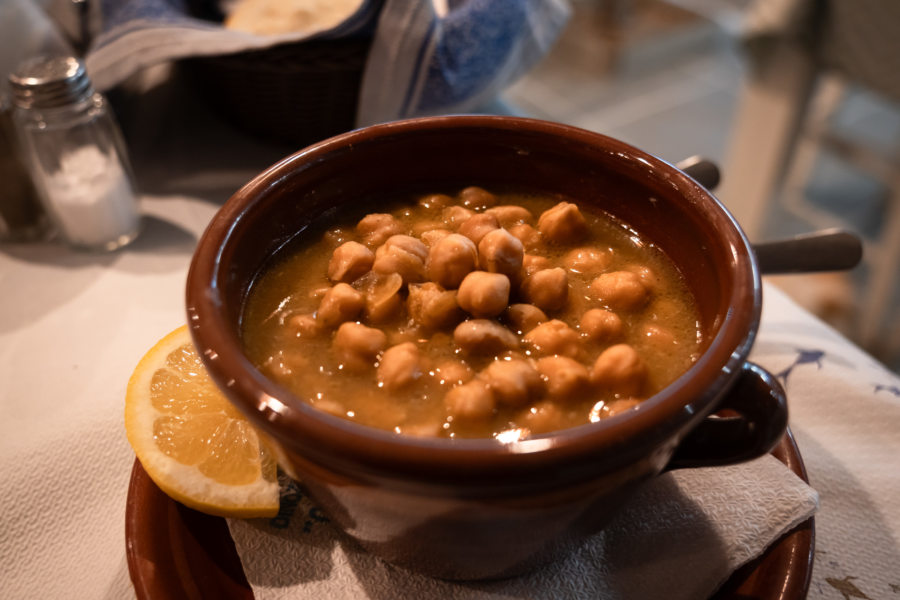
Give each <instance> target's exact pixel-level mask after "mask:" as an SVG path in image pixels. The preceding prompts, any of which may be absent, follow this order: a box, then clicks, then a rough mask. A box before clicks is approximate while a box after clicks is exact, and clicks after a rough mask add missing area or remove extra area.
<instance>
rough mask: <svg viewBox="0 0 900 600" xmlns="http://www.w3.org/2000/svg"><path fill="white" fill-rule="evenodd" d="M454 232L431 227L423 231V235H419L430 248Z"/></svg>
mask: <svg viewBox="0 0 900 600" xmlns="http://www.w3.org/2000/svg"><path fill="white" fill-rule="evenodd" d="M451 233H453V232H452V231H450V230H449V229H430V230H428V231H423V232H422V235H420V236H419V239H420V240H422V243H424V244H425V245H426V246H428V247H429V248H432V247H433V246H434V245H435V244H437V243H438V242H439V241H441V240H442V239H444V238H445V237H447V236H448V235H450V234H451Z"/></svg>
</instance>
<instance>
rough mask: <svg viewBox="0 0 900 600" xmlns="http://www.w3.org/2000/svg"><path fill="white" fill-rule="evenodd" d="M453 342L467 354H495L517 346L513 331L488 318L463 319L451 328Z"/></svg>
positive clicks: (517, 342)
mask: <svg viewBox="0 0 900 600" xmlns="http://www.w3.org/2000/svg"><path fill="white" fill-rule="evenodd" d="M453 342H454V343H455V344H456V345H457V346H459V348H460V349H462V351H463V352H465V353H467V354H494V355H496V354H499V353H501V352H504V351H506V350H515V349H516V348H518V346H519V339H518V338H517V337H516V336H515V335H514V334H513V332H511V331H510V330H509V329H507V328H506V327H504V326H503V325H500V324H499V323H497V322H495V321H490V320H488V319H470V320H468V321H463V322H462V323H460V324H459V325H457V326H456V329H454V330H453Z"/></svg>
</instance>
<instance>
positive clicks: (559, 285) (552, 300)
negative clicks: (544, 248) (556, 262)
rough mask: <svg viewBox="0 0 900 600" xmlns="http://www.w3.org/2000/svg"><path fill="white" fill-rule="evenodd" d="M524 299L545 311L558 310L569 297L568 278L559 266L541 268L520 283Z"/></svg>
mask: <svg viewBox="0 0 900 600" xmlns="http://www.w3.org/2000/svg"><path fill="white" fill-rule="evenodd" d="M522 295H524V296H525V299H526V300H528V301H529V302H531V303H532V304H534V305H535V306H537V307H538V308H540V309H541V310H545V311H552V310H560V309H562V308H563V307H565V305H566V300H568V298H569V279H568V276H567V275H566V270H565V269H563V268H561V267H556V268H554V269H541V270H539V271H535V272H534V273H532V274H531V275H529V276H528V277H527V278H526V279H525V281H524V282H523V283H522Z"/></svg>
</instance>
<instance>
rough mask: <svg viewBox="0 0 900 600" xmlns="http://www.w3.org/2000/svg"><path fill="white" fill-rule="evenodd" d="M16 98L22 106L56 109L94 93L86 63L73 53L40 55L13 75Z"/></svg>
mask: <svg viewBox="0 0 900 600" xmlns="http://www.w3.org/2000/svg"><path fill="white" fill-rule="evenodd" d="M9 83H10V87H11V88H12V96H13V101H14V102H15V103H16V105H17V106H20V107H22V108H55V107H59V106H64V105H66V104H72V103H76V102H80V101H81V100H84V99H86V98H88V97H90V96H91V94H93V93H94V88H93V86H92V85H91V80H90V79H89V78H88V76H87V71H86V70H85V68H84V63H82V62H81V61H80V60H78V59H77V58H75V57H72V56H49V57H48V56H39V57H35V58H32V59H29V60H27V61H25V62H23V63H22V64H21V65H19V67H18V68H17V69H16V70H15V71H14V72H13V73H11V74H10V75H9Z"/></svg>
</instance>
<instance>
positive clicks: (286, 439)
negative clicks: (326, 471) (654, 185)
mask: <svg viewBox="0 0 900 600" xmlns="http://www.w3.org/2000/svg"><path fill="white" fill-rule="evenodd" d="M467 128H468V129H471V130H473V131H479V130H484V131H490V132H492V133H497V132H500V133H501V134H502V132H503V131H508V132H510V133H512V132H516V133H517V134H521V133H522V132H523V131H525V132H527V133H528V134H529V135H534V136H537V137H541V138H560V137H561V138H565V139H566V141H567V142H574V143H577V144H585V145H589V146H594V147H598V148H601V149H602V151H603V152H604V153H606V154H615V155H617V157H616V160H619V159H621V160H624V161H629V162H631V163H634V164H636V165H638V166H639V167H640V169H641V170H642V173H643V176H645V177H649V178H657V179H661V180H662V181H664V182H665V184H666V185H669V186H673V187H674V188H675V189H676V190H677V192H678V193H679V194H680V195H681V196H682V197H684V198H685V200H686V202H687V203H688V204H690V205H691V207H692V208H693V210H696V211H698V212H699V213H701V214H702V216H703V218H704V219H706V220H708V221H710V222H711V225H712V227H714V228H715V230H716V231H717V232H718V235H719V236H721V241H722V242H723V245H724V246H725V247H726V248H727V254H729V255H730V256H728V257H727V259H725V260H728V261H729V262H730V265H729V267H730V269H732V271H733V272H734V278H733V281H734V284H733V287H732V290H731V293H730V296H729V297H727V298H726V299H723V301H722V303H723V304H725V303H726V301H727V305H728V308H727V310H725V311H724V314H722V311H720V314H719V315H718V316H719V318H720V325H719V327H718V331H717V333H716V335H715V336H714V337H713V338H712V339H711V340H710V341H709V344H708V346H707V348H706V350H705V351H704V352H703V354H702V355H701V357H700V358H699V359H698V360H697V362H696V363H694V364H693V365H692V366H691V368H690V369H689V370H688V371H687V372H686V373H685V374H683V375H682V376H681V377H680V378H678V379H677V380H676V381H675V382H673V383H671V384H670V385H669V386H668V387H666V388H665V389H664V390H662V391H661V392H659V393H657V394H656V395H654V396H652V397H650V398H649V399H647V400H646V401H645V402H644V403H642V405H641V407H640V408H639V409H637V410H632V411H628V412H626V413H623V414H622V415H618V416H616V417H613V418H610V419H605V420H603V421H600V422H598V423H592V424H587V425H582V426H578V427H573V428H570V429H563V430H559V431H556V432H552V433H550V434H547V435H541V436H535V437H533V438H528V439H525V440H521V441H518V442H513V443H511V444H504V443H500V442H498V441H496V440H494V439H490V438H485V439H453V440H448V439H434V438H418V437H412V436H403V435H397V434H395V433H393V432H389V431H385V430H380V429H375V428H372V427H367V426H364V425H361V424H359V423H354V422H351V421H349V420H346V419H342V418H340V417H335V416H332V415H329V414H327V413H325V412H322V411H319V410H318V409H315V408H313V407H312V406H310V405H308V404H306V403H305V402H303V401H301V400H300V399H298V398H296V397H295V396H293V395H291V394H290V393H289V392H287V390H285V389H284V388H283V387H281V386H279V385H278V384H276V383H274V382H273V381H271V380H269V379H267V378H266V377H265V376H264V375H263V374H262V373H261V372H260V371H259V370H257V369H256V368H255V367H254V365H253V364H252V363H251V362H250V361H249V360H248V359H247V358H246V356H244V354H243V353H242V350H241V342H240V331H239V329H240V325H239V324H238V323H234V322H231V321H232V320H231V319H229V317H228V310H226V307H225V302H226V299H225V298H224V293H223V285H225V284H226V282H227V281H228V277H229V269H228V265H227V264H224V263H223V261H222V257H223V256H225V255H230V252H225V248H226V247H228V246H229V244H233V243H235V240H236V239H237V238H239V235H236V232H237V231H238V230H240V229H241V227H243V224H244V223H245V222H246V221H248V220H250V219H252V218H254V217H255V216H256V215H255V212H254V210H255V209H256V208H258V207H259V206H260V204H261V202H260V198H261V197H265V196H266V195H267V194H268V193H270V192H271V190H273V189H275V188H277V187H278V186H279V185H280V183H283V181H284V180H285V179H286V178H287V176H288V174H289V173H290V172H292V171H293V170H295V169H310V168H312V169H314V168H315V167H316V165H317V164H319V163H321V162H322V161H327V160H328V158H329V156H330V155H332V154H339V153H340V152H341V151H342V150H345V149H347V148H352V147H358V146H360V145H364V144H367V143H372V142H376V143H377V142H378V141H379V140H383V139H386V138H391V139H393V138H396V137H397V136H400V137H402V136H407V135H440V133H441V132H442V131H448V130H459V129H467ZM638 163H639V164H638ZM260 266H262V265H260ZM186 300H187V313H188V325H189V328H190V331H191V334H192V337H193V340H194V343H195V345H196V347H197V349H198V353H199V354H200V355H201V358H202V360H203V362H204V364H205V365H206V368H207V370H208V372H209V374H210V376H211V377H212V379H213V380H214V381H215V382H216V383H217V384H218V386H219V387H220V389H222V390H223V392H224V393H225V395H226V396H227V397H228V398H229V399H230V401H231V402H232V403H234V404H235V405H236V406H237V408H238V409H239V410H241V412H243V413H244V414H245V415H246V416H247V417H248V418H249V420H250V421H251V423H253V424H254V425H256V426H257V427H259V428H261V429H262V430H264V431H265V432H266V434H267V435H268V436H270V437H271V438H274V440H275V441H276V442H278V443H279V444H282V445H284V446H286V447H287V448H290V449H292V450H294V451H295V452H297V451H298V449H300V450H299V452H300V454H301V455H303V456H304V458H306V459H309V460H312V461H313V462H314V463H318V464H328V465H330V466H331V467H334V466H335V465H338V468H339V469H343V470H344V471H345V472H353V473H354V474H356V475H360V474H361V475H362V476H367V475H374V476H378V477H382V478H388V479H395V480H404V479H407V480H408V479H410V478H416V479H421V478H432V479H435V478H437V479H441V478H444V479H447V480H452V481H453V482H455V483H459V482H471V483H472V484H473V485H478V483H477V482H481V484H483V483H484V482H485V481H491V480H492V478H495V477H497V476H498V475H500V474H503V476H504V477H505V476H507V475H512V476H515V474H519V475H524V474H532V475H534V474H536V473H538V472H543V473H546V474H548V475H549V476H552V477H553V478H555V479H559V478H566V477H569V478H575V479H581V478H583V477H584V476H585V474H586V473H585V471H584V470H585V469H587V470H591V469H594V468H598V467H595V466H591V465H594V464H596V463H605V464H606V467H609V465H610V463H616V464H622V465H624V464H627V462H628V461H633V460H637V459H641V458H646V457H647V455H648V453H654V452H659V453H662V454H663V457H662V458H661V459H660V460H661V461H662V464H663V465H664V464H665V462H666V460H667V459H668V456H669V455H671V452H672V451H673V450H674V449H675V446H676V445H677V442H678V441H679V440H680V439H681V438H682V437H683V436H684V435H686V433H687V431H688V430H689V429H690V427H691V424H692V423H696V422H699V420H701V419H702V418H704V416H705V415H706V414H708V413H709V412H711V411H712V410H713V409H714V406H712V404H713V402H712V400H713V399H714V397H715V396H716V394H717V393H718V395H721V393H723V392H724V391H725V388H727V387H728V386H729V385H730V383H731V382H732V381H733V376H734V374H735V373H737V372H738V371H739V370H740V366H741V365H742V364H743V363H744V362H745V360H746V358H747V354H748V353H749V350H750V346H751V345H752V343H753V339H754V338H755V335H756V331H757V329H758V327H759V318H760V312H761V303H762V301H761V284H760V277H759V271H758V267H757V264H756V259H755V256H754V254H753V252H752V249H751V246H750V243H749V241H748V240H747V238H746V236H745V235H744V233H743V231H742V230H741V228H740V227H739V226H738V224H737V222H736V221H735V219H734V218H733V217H732V215H731V214H730V213H729V212H728V210H727V209H725V207H724V206H723V205H722V204H721V203H720V202H719V201H718V200H717V199H716V198H715V197H714V196H713V195H712V194H711V193H710V192H709V191H708V190H706V189H705V188H703V187H702V186H700V185H699V184H698V183H697V182H696V181H694V180H693V179H691V178H690V177H689V176H688V175H686V174H685V173H683V172H682V171H680V170H678V169H677V168H675V167H674V166H672V165H671V164H669V163H667V162H665V161H663V160H661V159H659V158H657V157H654V156H652V155H650V154H647V153H646V152H643V151H641V150H639V149H637V148H635V147H633V146H631V145H629V144H626V143H624V142H622V141H619V140H616V139H614V138H610V137H607V136H604V135H602V134H599V133H595V132H591V131H587V130H584V129H579V128H576V127H572V126H568V125H563V124H559V123H553V122H549V121H542V120H537V119H528V118H521V117H507V116H470V115H466V116H442V117H423V118H417V119H409V120H405V121H395V122H390V123H385V124H381V125H374V126H371V127H367V128H363V129H358V130H354V131H351V132H348V133H345V134H342V135H338V136H335V137H333V138H329V139H327V140H324V141H322V142H320V143H317V144H314V145H312V146H309V147H307V148H305V149H302V150H300V151H298V152H296V153H295V154H293V155H291V156H289V157H287V158H285V159H283V160H281V161H280V162H278V163H276V164H275V165H273V166H272V167H270V168H268V169H267V170H265V171H264V172H262V173H261V174H259V175H257V176H256V177H255V178H254V179H252V180H251V181H250V182H249V183H247V184H246V185H245V186H244V187H242V188H241V189H240V190H238V191H237V192H236V193H235V194H234V195H233V196H232V197H231V198H230V199H229V200H228V201H227V202H226V203H225V204H224V205H223V206H222V208H221V209H220V210H219V211H218V213H217V214H216V215H215V216H214V217H213V219H212V221H211V222H210V224H209V225H208V227H207V229H206V231H205V232H204V234H203V235H202V237H201V239H200V241H199V243H198V245H197V248H196V251H195V254H194V257H193V259H192V262H191V266H190V270H189V273H188V279H187V292H186ZM661 441H664V442H665V444H664V447H663V448H660V447H659V446H660V442H661ZM575 465H581V467H582V468H581V469H579V468H578V467H576V466H575ZM570 466H571V467H572V468H569V467H570Z"/></svg>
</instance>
